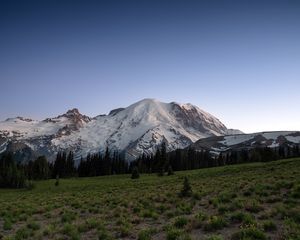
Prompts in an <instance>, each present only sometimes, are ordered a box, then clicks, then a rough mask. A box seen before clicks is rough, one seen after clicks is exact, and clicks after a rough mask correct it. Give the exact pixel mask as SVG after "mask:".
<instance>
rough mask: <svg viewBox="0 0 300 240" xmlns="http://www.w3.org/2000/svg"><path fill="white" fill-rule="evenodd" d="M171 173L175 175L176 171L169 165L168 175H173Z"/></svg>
mask: <svg viewBox="0 0 300 240" xmlns="http://www.w3.org/2000/svg"><path fill="white" fill-rule="evenodd" d="M171 175H174V171H173V168H172V166H171V165H169V168H168V176H171Z"/></svg>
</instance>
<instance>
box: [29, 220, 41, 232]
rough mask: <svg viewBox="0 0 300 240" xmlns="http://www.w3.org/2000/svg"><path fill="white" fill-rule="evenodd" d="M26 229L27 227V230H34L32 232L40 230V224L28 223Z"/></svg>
mask: <svg viewBox="0 0 300 240" xmlns="http://www.w3.org/2000/svg"><path fill="white" fill-rule="evenodd" d="M27 227H28V228H29V229H32V230H34V231H36V230H39V229H40V228H41V226H40V224H38V223H36V222H29V223H28V224H27Z"/></svg>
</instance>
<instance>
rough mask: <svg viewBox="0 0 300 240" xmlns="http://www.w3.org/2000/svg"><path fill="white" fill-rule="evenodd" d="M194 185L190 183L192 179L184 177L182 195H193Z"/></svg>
mask: <svg viewBox="0 0 300 240" xmlns="http://www.w3.org/2000/svg"><path fill="white" fill-rule="evenodd" d="M192 193H193V192H192V187H191V185H190V181H189V179H188V178H187V177H184V181H183V188H182V190H181V192H180V196H181V197H190V196H191V195H192Z"/></svg>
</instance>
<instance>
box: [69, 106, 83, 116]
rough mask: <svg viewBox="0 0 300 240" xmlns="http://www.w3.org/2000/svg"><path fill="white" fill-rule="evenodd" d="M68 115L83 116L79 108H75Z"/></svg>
mask: <svg viewBox="0 0 300 240" xmlns="http://www.w3.org/2000/svg"><path fill="white" fill-rule="evenodd" d="M66 114H76V115H81V114H80V112H79V110H78V108H73V109H70V110H68V111H67V112H66Z"/></svg>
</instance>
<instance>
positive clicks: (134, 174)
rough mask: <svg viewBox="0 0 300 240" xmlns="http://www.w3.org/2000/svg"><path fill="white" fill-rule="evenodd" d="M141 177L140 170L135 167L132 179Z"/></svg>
mask: <svg viewBox="0 0 300 240" xmlns="http://www.w3.org/2000/svg"><path fill="white" fill-rule="evenodd" d="M139 177H140V174H139V169H138V167H134V168H133V169H132V174H131V179H137V178H139Z"/></svg>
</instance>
